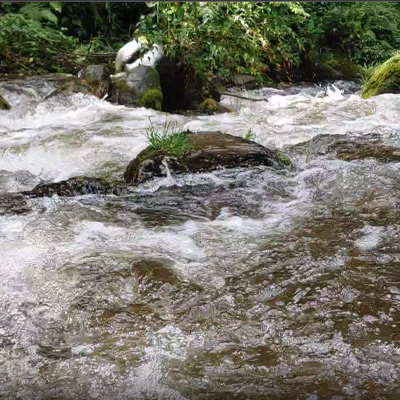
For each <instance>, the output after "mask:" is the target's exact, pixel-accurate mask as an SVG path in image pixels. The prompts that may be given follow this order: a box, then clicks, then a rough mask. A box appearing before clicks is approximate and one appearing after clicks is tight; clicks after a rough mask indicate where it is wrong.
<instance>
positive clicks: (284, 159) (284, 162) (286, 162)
mask: <svg viewBox="0 0 400 400" xmlns="http://www.w3.org/2000/svg"><path fill="white" fill-rule="evenodd" d="M278 162H279V165H280V166H281V167H285V168H290V167H293V163H292V160H291V159H290V158H289V157H288V155H287V154H285V153H283V152H282V151H278Z"/></svg>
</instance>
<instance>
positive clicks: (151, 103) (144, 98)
mask: <svg viewBox="0 0 400 400" xmlns="http://www.w3.org/2000/svg"><path fill="white" fill-rule="evenodd" d="M162 99H163V95H162V91H161V84H160V77H159V75H158V73H157V71H156V70H155V69H154V68H152V67H149V66H144V65H142V66H139V67H137V68H134V69H132V70H131V71H130V72H129V73H127V74H120V75H118V76H117V77H114V82H113V88H112V101H113V102H115V103H118V104H123V105H130V106H140V107H149V108H154V109H156V110H161V107H162Z"/></svg>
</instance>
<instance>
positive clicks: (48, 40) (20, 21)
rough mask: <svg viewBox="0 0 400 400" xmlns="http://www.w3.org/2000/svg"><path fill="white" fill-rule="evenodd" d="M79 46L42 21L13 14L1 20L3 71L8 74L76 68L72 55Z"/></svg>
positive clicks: (1, 60) (0, 34) (0, 52)
mask: <svg viewBox="0 0 400 400" xmlns="http://www.w3.org/2000/svg"><path fill="white" fill-rule="evenodd" d="M76 46H77V41H76V40H75V39H74V38H71V37H68V36H65V35H64V34H63V33H62V32H61V31H58V30H56V29H54V28H51V27H49V26H45V25H43V24H42V23H41V22H40V21H38V20H33V19H28V18H27V17H25V16H24V15H22V14H13V13H12V14H5V15H3V16H1V17H0V69H1V70H2V71H4V72H19V71H25V72H27V71H30V70H35V72H40V71H51V72H57V71H60V70H64V69H66V67H68V65H69V64H71V67H72V66H73V65H74V62H73V60H72V58H71V57H68V54H70V53H71V52H73V50H74V49H75V47H76Z"/></svg>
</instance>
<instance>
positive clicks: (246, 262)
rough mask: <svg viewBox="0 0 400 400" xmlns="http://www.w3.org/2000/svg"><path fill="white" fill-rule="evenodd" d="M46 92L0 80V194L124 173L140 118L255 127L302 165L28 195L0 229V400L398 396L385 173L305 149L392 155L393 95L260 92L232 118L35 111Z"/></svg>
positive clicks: (63, 104)
mask: <svg viewBox="0 0 400 400" xmlns="http://www.w3.org/2000/svg"><path fill="white" fill-rule="evenodd" d="M53 87H54V82H52V80H51V79H40V80H38V79H33V78H31V79H28V80H25V81H2V82H0V90H1V92H2V93H3V95H4V96H5V97H6V98H8V99H9V100H10V103H11V104H12V105H13V106H14V107H13V109H12V111H10V112H4V111H0V193H5V192H15V191H21V190H28V189H32V188H33V187H34V186H35V185H36V184H38V183H39V182H41V181H47V182H53V181H58V180H62V179H67V178H70V177H73V176H76V175H86V176H105V175H109V176H112V177H120V176H121V175H122V173H123V171H124V168H125V166H126V165H127V163H128V162H129V161H130V160H131V159H132V158H134V157H135V156H136V155H137V154H138V153H139V152H140V151H141V150H142V149H143V148H145V147H146V145H147V141H146V127H148V125H149V118H150V119H151V121H152V123H153V124H155V125H162V124H163V123H164V122H165V118H166V117H168V118H172V119H174V120H176V121H177V123H178V125H179V126H180V127H182V128H184V129H186V128H188V129H191V130H193V131H201V130H219V131H222V132H225V133H230V134H233V135H238V136H244V135H245V134H246V133H247V132H248V131H249V130H250V129H251V131H252V132H253V134H255V140H256V141H257V142H259V143H261V144H263V145H266V146H270V147H274V148H280V149H282V148H283V149H285V150H286V151H288V152H289V154H290V156H291V157H292V159H293V161H294V163H295V164H296V166H297V167H296V168H295V169H293V170H291V171H274V170H272V169H269V168H254V169H240V168H238V169H234V170H220V171H216V172H213V173H209V174H199V175H186V176H180V177H172V178H171V177H170V178H165V179H156V180H154V181H151V182H148V183H146V184H144V185H143V186H141V187H139V188H137V189H134V190H132V192H131V193H130V194H129V195H126V196H121V197H116V196H95V195H88V196H80V197H76V198H61V197H56V196H55V197H53V198H42V199H32V200H29V204H30V205H31V206H32V211H31V212H29V213H26V214H23V215H17V216H15V215H3V216H0V255H1V257H0V280H1V286H0V398H1V399H21V400H31V399H57V400H61V399H171V400H172V399H174V400H175V399H196V400H200V399H201V400H203V399H204V400H206V399H210V400H211V399H271V400H274V399H307V400H318V399H332V400H340V399H371V400H373V399H398V398H400V271H399V268H400V240H399V238H400V225H399V221H400V220H399V216H400V167H399V163H398V162H394V161H391V160H385V161H382V160H376V159H374V158H368V157H367V158H364V159H360V160H347V161H346V160H343V159H340V158H338V157H336V156H335V154H334V153H332V152H330V151H329V150H327V151H318V149H319V148H317V147H318V143H319V139H318V135H347V136H348V137H359V136H363V135H364V136H365V135H369V134H372V133H373V134H375V136H374V137H379V138H381V140H383V141H384V143H386V144H389V145H390V146H392V147H395V148H396V147H399V151H400V95H390V94H388V95H382V96H378V97H375V98H372V99H370V100H368V101H365V100H362V99H361V98H360V95H359V91H358V90H359V87H358V86H357V85H356V84H353V83H344V82H335V83H334V84H330V85H324V86H298V87H293V88H289V89H284V90H280V89H262V90H258V91H253V92H249V93H246V95H247V96H249V97H252V98H259V99H262V100H263V101H257V102H256V101H246V100H242V99H238V98H234V97H225V98H224V99H223V103H224V104H225V105H226V106H228V107H230V108H232V109H233V110H234V111H233V112H232V113H230V114H222V115H218V116H200V117H197V116H194V117H186V116H179V115H167V114H164V113H160V112H156V111H153V110H148V109H144V108H126V107H123V106H116V105H111V104H109V103H107V102H105V101H101V100H98V99H96V98H92V97H88V96H84V95H80V94H74V95H69V96H64V97H57V98H51V99H49V100H46V101H42V99H43V98H44V96H45V95H46V94H48V93H49V92H50V91H51V90H52V88H53ZM344 137H345V136H344ZM368 137H369V136H368ZM313 138H316V139H314V140H313V141H310V140H311V139H313ZM305 141H309V142H308V143H306V144H302V145H298V146H293V145H296V144H299V143H302V142H305Z"/></svg>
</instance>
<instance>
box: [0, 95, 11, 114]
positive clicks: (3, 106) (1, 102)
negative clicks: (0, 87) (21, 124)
mask: <svg viewBox="0 0 400 400" xmlns="http://www.w3.org/2000/svg"><path fill="white" fill-rule="evenodd" d="M0 110H11V106H10V103H9V102H8V101H7V100H6V99H5V98H4V97H3V96H2V95H1V94H0Z"/></svg>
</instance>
